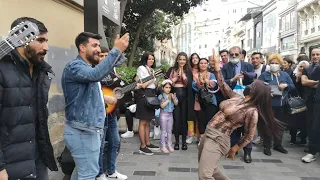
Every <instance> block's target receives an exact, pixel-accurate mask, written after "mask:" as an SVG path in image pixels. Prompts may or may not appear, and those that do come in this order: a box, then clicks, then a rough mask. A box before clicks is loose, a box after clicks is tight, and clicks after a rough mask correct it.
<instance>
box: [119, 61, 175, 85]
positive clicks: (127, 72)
mask: <svg viewBox="0 0 320 180" xmlns="http://www.w3.org/2000/svg"><path fill="white" fill-rule="evenodd" d="M169 68H170V66H169V65H165V66H164V65H162V66H161V67H159V68H156V69H154V70H155V71H156V70H158V69H162V70H163V71H164V73H165V72H167V71H168V69H169ZM117 72H118V73H121V74H123V75H122V79H123V80H124V81H126V82H128V83H131V82H132V80H133V78H134V77H135V75H136V73H137V68H134V67H132V68H128V67H119V68H117ZM164 79H165V77H164V76H160V78H159V84H161V83H162V81H163V80H164Z"/></svg>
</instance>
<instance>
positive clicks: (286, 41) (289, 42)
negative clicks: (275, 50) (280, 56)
mask: <svg viewBox="0 0 320 180" xmlns="http://www.w3.org/2000/svg"><path fill="white" fill-rule="evenodd" d="M281 49H282V50H288V49H294V36H293V35H292V36H288V37H285V38H283V39H282V40H281Z"/></svg>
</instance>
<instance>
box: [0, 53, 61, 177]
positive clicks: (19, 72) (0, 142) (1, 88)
mask: <svg viewBox="0 0 320 180" xmlns="http://www.w3.org/2000/svg"><path fill="white" fill-rule="evenodd" d="M37 72H38V73H37V81H36V83H34V84H36V93H33V92H35V91H33V83H32V79H31V76H30V73H29V68H28V66H27V65H26V61H25V60H23V58H22V57H21V56H20V55H19V54H18V53H17V52H16V51H13V52H12V53H11V54H9V55H6V56H5V57H3V58H2V59H1V60H0V170H2V169H6V170H7V172H8V175H9V177H10V179H11V178H13V179H17V178H26V177H35V176H36V166H35V141H36V142H37V145H38V155H39V156H38V157H39V158H41V160H42V161H43V163H44V164H45V165H46V166H47V167H48V168H49V169H50V170H53V171H57V170H58V168H57V165H56V162H55V159H54V154H53V148H52V145H51V143H50V138H49V131H48V108H47V102H48V92H49V88H50V84H51V78H50V77H49V76H48V73H52V74H53V72H52V70H51V66H49V64H47V63H46V62H42V63H41V64H40V65H39V66H38V71H37ZM33 100H36V101H33ZM32 102H35V103H36V108H35V107H32V104H35V103H32Z"/></svg>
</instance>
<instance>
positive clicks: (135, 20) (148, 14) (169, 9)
mask: <svg viewBox="0 0 320 180" xmlns="http://www.w3.org/2000/svg"><path fill="white" fill-rule="evenodd" d="M201 2H203V0H174V1H169V0H131V1H128V4H127V6H126V9H125V13H124V18H123V25H124V26H123V28H122V29H121V32H122V34H123V33H125V32H129V33H130V44H129V48H128V50H127V52H130V53H134V58H132V59H129V61H128V64H130V62H132V61H133V60H137V59H139V58H136V57H137V56H139V54H142V53H143V52H144V51H151V52H153V51H154V47H153V44H154V40H155V39H158V40H164V39H170V38H171V30H170V28H171V27H172V26H173V25H176V24H178V23H179V22H178V21H179V17H181V16H182V15H183V14H185V13H187V12H188V11H189V9H190V8H191V7H195V6H197V5H198V4H200V3H201ZM141 26H142V31H141V32H138V35H140V36H139V38H137V39H135V38H136V35H137V30H138V29H139V27H141ZM135 41H138V43H137V44H138V45H137V48H136V49H135V48H134V47H135V46H134V42H135ZM135 45H136V44H135ZM132 49H134V50H135V52H131V51H132ZM130 55H131V54H128V57H129V56H130ZM133 64H134V62H133Z"/></svg>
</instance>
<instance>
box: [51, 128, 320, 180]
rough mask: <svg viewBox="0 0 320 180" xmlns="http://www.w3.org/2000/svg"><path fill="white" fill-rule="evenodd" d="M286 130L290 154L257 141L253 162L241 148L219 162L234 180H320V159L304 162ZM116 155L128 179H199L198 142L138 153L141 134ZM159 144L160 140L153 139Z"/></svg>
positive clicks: (55, 178)
mask: <svg viewBox="0 0 320 180" xmlns="http://www.w3.org/2000/svg"><path fill="white" fill-rule="evenodd" d="M289 140H290V139H289V136H288V134H285V136H284V139H283V145H284V146H285V147H286V148H287V149H288V151H289V153H288V154H281V153H279V152H276V151H272V156H266V155H264V154H263V152H262V151H263V147H262V146H261V145H258V146H257V145H254V146H253V152H252V157H253V158H254V159H253V162H252V163H249V164H247V163H245V162H243V159H242V158H243V152H242V151H240V153H239V155H237V156H236V158H235V160H234V161H232V160H229V159H225V158H221V161H220V162H219V164H218V166H219V167H220V169H221V171H222V172H223V173H225V174H226V175H227V176H228V177H229V178H230V179H231V180H320V179H319V178H320V161H315V162H312V163H308V164H304V163H302V162H301V158H302V157H303V156H305V153H304V152H303V149H304V148H303V147H290V145H289V143H288V142H289ZM121 141H122V142H123V144H122V146H121V151H120V154H119V155H118V158H117V171H119V172H120V173H123V174H125V175H127V176H128V179H129V180H196V179H198V150H197V145H196V144H191V145H188V150H187V151H176V152H174V153H170V154H163V153H161V152H158V151H157V152H156V153H155V155H154V156H146V155H141V154H139V153H138V152H137V151H138V148H139V138H138V136H137V135H135V136H134V137H133V138H128V139H125V141H123V140H121ZM151 141H152V144H159V143H160V141H159V140H156V141H154V140H151ZM62 177H63V174H62V173H61V171H60V172H57V173H56V172H54V173H51V177H50V180H61V179H62Z"/></svg>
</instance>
